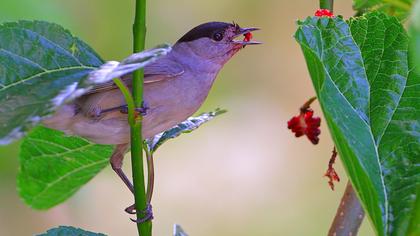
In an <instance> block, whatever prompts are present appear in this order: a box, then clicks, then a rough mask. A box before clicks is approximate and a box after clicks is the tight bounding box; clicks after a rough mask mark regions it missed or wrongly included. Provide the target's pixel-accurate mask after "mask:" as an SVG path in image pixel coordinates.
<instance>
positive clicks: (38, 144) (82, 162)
mask: <svg viewBox="0 0 420 236" xmlns="http://www.w3.org/2000/svg"><path fill="white" fill-rule="evenodd" d="M112 151H113V146H109V145H97V144H93V143H90V142H89V141H87V140H84V139H81V138H78V137H71V136H66V135H64V134H63V133H62V132H60V131H56V130H51V129H48V128H44V127H37V128H35V129H34V130H33V131H32V132H30V133H29V135H28V136H27V137H26V138H25V139H24V141H23V143H22V145H21V153H20V170H19V174H18V190H19V194H20V196H21V197H22V198H23V200H24V201H25V203H26V204H28V205H30V206H31V207H33V208H36V209H48V208H50V207H53V206H55V205H57V204H59V203H61V202H63V201H65V200H66V199H67V198H69V197H70V196H71V195H73V194H74V193H75V192H76V191H77V190H78V189H79V188H80V187H82V186H83V185H84V184H86V183H87V182H88V181H89V180H90V179H92V178H93V177H94V176H95V175H96V174H98V173H99V172H100V171H101V170H102V169H103V168H105V167H106V166H107V165H108V163H109V157H110V156H111V154H112Z"/></svg>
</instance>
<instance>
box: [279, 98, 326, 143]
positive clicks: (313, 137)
mask: <svg viewBox="0 0 420 236" xmlns="http://www.w3.org/2000/svg"><path fill="white" fill-rule="evenodd" d="M314 100H315V98H311V99H310V100H309V101H308V102H306V103H305V104H304V105H303V106H302V107H301V108H300V114H299V115H297V116H294V117H292V119H290V120H289V121H288V122H287V128H289V129H291V130H292V132H293V133H295V136H296V137H300V136H302V135H306V136H307V137H308V139H309V140H310V141H311V142H312V143H313V144H318V142H319V137H318V136H319V134H320V133H321V130H320V129H319V127H320V125H321V118H319V117H313V115H314V111H313V110H312V109H311V108H310V107H309V105H310V104H311V103H312V102H313V101H314Z"/></svg>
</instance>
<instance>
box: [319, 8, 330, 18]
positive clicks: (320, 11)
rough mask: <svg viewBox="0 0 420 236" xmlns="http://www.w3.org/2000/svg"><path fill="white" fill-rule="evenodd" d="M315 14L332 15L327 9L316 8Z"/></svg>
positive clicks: (321, 15)
mask: <svg viewBox="0 0 420 236" xmlns="http://www.w3.org/2000/svg"><path fill="white" fill-rule="evenodd" d="M315 16H317V17H334V14H333V13H332V12H331V11H330V10H328V9H318V10H317V11H316V12H315Z"/></svg>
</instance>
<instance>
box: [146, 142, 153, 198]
mask: <svg viewBox="0 0 420 236" xmlns="http://www.w3.org/2000/svg"><path fill="white" fill-rule="evenodd" d="M146 158H147V191H146V198H147V203H148V204H149V205H151V204H152V196H153V189H154V186H155V167H154V162H153V153H152V152H151V151H149V150H148V149H146Z"/></svg>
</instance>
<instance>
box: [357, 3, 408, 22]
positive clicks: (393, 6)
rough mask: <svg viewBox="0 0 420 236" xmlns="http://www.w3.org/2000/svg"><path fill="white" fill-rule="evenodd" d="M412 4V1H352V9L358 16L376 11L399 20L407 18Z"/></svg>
mask: <svg viewBox="0 0 420 236" xmlns="http://www.w3.org/2000/svg"><path fill="white" fill-rule="evenodd" d="M412 4H413V0H353V8H354V10H356V11H357V12H358V14H362V13H365V12H368V11H371V10H378V11H383V12H385V13H387V14H389V15H393V16H396V17H398V18H399V19H405V18H407V17H408V15H409V13H410V9H411V6H412Z"/></svg>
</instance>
